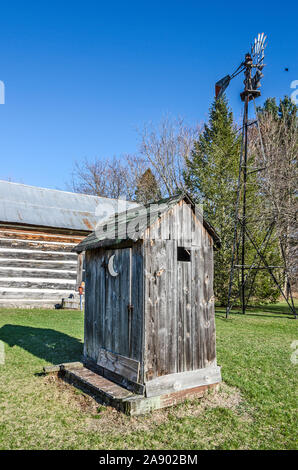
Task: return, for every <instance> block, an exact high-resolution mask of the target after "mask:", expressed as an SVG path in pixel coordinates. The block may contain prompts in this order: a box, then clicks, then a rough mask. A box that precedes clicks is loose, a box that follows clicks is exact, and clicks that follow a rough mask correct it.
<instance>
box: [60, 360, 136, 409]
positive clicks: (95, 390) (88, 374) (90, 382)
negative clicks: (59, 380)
mask: <svg viewBox="0 0 298 470" xmlns="http://www.w3.org/2000/svg"><path fill="white" fill-rule="evenodd" d="M70 367H71V366H70ZM62 370H63V369H62ZM63 376H64V378H66V379H67V381H69V382H70V383H72V384H73V385H76V386H79V388H82V389H85V390H87V391H89V392H91V393H92V394H93V395H94V396H96V398H99V399H100V401H101V402H102V403H103V404H105V405H109V406H113V407H115V408H117V409H118V410H120V411H124V412H127V411H128V410H126V406H125V402H122V401H123V400H125V399H127V398H132V397H133V396H134V394H133V393H132V392H130V391H129V390H127V389H126V388H123V387H121V386H120V385H117V384H115V383H114V382H111V381H110V380H108V379H105V378H104V377H102V376H101V375H99V374H96V373H95V372H92V371H91V370H90V369H87V368H86V367H81V368H79V369H77V368H75V369H71V368H66V369H64V370H63Z"/></svg>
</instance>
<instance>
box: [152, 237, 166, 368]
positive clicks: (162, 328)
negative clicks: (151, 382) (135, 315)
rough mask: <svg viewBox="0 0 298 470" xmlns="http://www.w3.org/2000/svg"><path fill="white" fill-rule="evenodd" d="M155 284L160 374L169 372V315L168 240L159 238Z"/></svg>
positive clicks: (156, 252) (155, 259) (156, 246)
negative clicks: (167, 323) (167, 279)
mask: <svg viewBox="0 0 298 470" xmlns="http://www.w3.org/2000/svg"><path fill="white" fill-rule="evenodd" d="M155 248H156V251H155V256H154V262H155V272H154V275H155V286H156V310H155V314H156V316H157V324H158V329H157V331H158V338H157V373H158V375H159V376H160V375H165V374H167V373H168V372H167V359H166V355H167V351H166V337H167V332H166V328H167V325H166V317H167V288H166V287H167V285H166V277H167V259H166V241H165V240H159V241H158V242H157V243H156V245H155Z"/></svg>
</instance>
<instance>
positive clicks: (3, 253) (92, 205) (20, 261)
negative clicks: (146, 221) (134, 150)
mask: <svg viewBox="0 0 298 470" xmlns="http://www.w3.org/2000/svg"><path fill="white" fill-rule="evenodd" d="M126 204H127V206H128V207H130V206H132V205H136V204H132V203H129V202H126V201H121V200H116V199H108V198H104V197H97V196H90V195H87V194H77V193H72V192H67V191H59V190H54V189H45V188H38V187H34V186H28V185H24V184H19V183H12V182H9V181H0V307H22V308H24V307H28V308H32V307H46V308H53V307H54V306H55V304H60V303H61V300H62V298H67V297H69V295H71V294H73V295H74V294H75V292H76V291H77V287H78V284H79V283H80V282H81V280H82V276H83V268H82V266H83V255H79V256H78V255H77V254H76V253H74V252H72V249H73V247H74V246H76V245H77V244H78V243H79V242H80V241H81V240H83V239H84V238H85V237H86V236H87V235H88V234H90V233H91V232H92V230H93V229H94V227H95V225H96V223H98V222H102V221H103V220H104V218H106V217H108V216H110V215H111V214H112V213H113V212H114V211H119V207H122V209H123V210H124V209H125V207H126Z"/></svg>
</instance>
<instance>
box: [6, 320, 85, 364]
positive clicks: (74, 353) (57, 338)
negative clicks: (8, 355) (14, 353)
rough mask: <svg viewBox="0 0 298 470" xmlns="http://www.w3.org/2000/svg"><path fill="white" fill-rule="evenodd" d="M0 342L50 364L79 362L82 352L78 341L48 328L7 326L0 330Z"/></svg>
mask: <svg viewBox="0 0 298 470" xmlns="http://www.w3.org/2000/svg"><path fill="white" fill-rule="evenodd" d="M0 340H2V341H4V342H5V343H7V344H8V345H9V346H11V347H13V346H19V347H21V348H23V349H25V350H26V351H28V352H29V353H31V354H33V355H34V356H36V357H38V358H40V359H44V360H45V361H47V362H51V363H52V364H60V363H61V362H72V361H79V360H80V359H81V355H82V352H83V344H82V343H81V342H80V340H78V339H77V338H74V337H73V336H69V335H66V334H65V333H61V332H60V331H56V330H51V329H48V328H32V327H29V326H21V325H9V324H8V325H4V326H3V327H2V328H0Z"/></svg>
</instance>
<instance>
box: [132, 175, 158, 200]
mask: <svg viewBox="0 0 298 470" xmlns="http://www.w3.org/2000/svg"><path fill="white" fill-rule="evenodd" d="M135 198H136V201H137V202H139V203H140V204H147V203H150V202H154V201H157V200H159V199H160V198H161V192H160V189H159V186H158V183H157V181H156V178H155V176H154V174H153V173H152V171H151V169H150V168H148V169H147V170H146V171H145V172H144V173H143V174H142V176H141V177H140V178H139V179H138V182H137V188H136V192H135Z"/></svg>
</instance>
